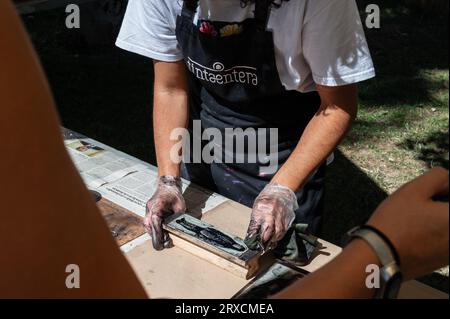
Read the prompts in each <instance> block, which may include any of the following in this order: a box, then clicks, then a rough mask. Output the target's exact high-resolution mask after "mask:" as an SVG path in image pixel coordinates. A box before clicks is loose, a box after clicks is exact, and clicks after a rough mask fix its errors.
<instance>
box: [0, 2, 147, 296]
mask: <svg viewBox="0 0 450 319" xmlns="http://www.w3.org/2000/svg"><path fill="white" fill-rule="evenodd" d="M0 48H1V49H0V64H1V66H0V136H1V137H2V139H3V143H2V150H1V156H0V176H1V182H0V203H1V208H0V216H1V221H0V241H1V242H2V243H3V245H2V246H3V247H2V252H1V254H0V273H1V276H0V297H35V298H39V297H43V298H46V297H59V298H70V297H76V298H79V297H99V298H100V297H101V298H112V297H114V298H145V297H147V296H146V294H145V292H144V290H143V289H142V287H141V286H140V284H139V282H138V280H137V278H136V276H135V274H134V273H133V271H132V269H131V267H130V266H129V264H128V263H127V261H126V260H125V258H124V257H123V256H122V254H121V252H120V250H119V249H118V247H117V245H116V244H115V242H114V240H113V238H112V236H111V235H110V232H109V230H108V228H107V226H106V224H105V222H104V221H103V219H102V217H101V215H100V213H99V212H98V210H97V207H96V206H95V204H94V202H93V200H92V198H91V195H90V193H89V192H88V191H87V189H86V187H85V186H84V184H83V182H82V180H81V178H80V176H79V175H78V173H77V171H76V169H75V167H74V166H73V164H72V162H71V160H70V158H69V156H68V154H67V153H66V150H65V147H64V145H63V142H62V137H61V132H60V128H59V119H58V117H57V115H56V111H55V107H54V103H53V100H52V97H51V94H50V90H49V87H48V85H47V82H46V80H45V77H44V74H43V72H42V70H41V68H40V66H39V63H38V61H37V59H36V56H35V54H34V52H33V49H32V46H31V44H30V42H29V41H28V40H27V37H26V34H25V30H24V29H23V27H22V25H21V23H20V20H19V18H18V16H17V15H16V14H15V13H14V9H13V7H12V4H11V2H10V1H4V0H2V1H0ZM69 264H77V265H78V266H79V267H80V289H67V288H66V285H65V280H66V277H67V276H68V274H67V273H66V272H65V271H66V266H67V265H69Z"/></svg>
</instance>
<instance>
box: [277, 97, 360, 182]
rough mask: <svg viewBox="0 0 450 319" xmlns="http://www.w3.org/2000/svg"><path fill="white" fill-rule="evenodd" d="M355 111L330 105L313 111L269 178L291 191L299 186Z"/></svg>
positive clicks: (337, 139) (342, 132) (335, 142)
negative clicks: (301, 133) (285, 159)
mask: <svg viewBox="0 0 450 319" xmlns="http://www.w3.org/2000/svg"><path fill="white" fill-rule="evenodd" d="M355 113H356V111H355ZM355 113H353V114H352V113H348V112H347V111H345V110H343V109H341V108H338V107H334V106H333V105H330V106H327V107H326V108H324V110H321V111H320V112H319V113H318V114H316V115H315V116H314V118H313V119H312V120H311V121H310V123H309V124H308V126H307V127H306V129H305V131H304V133H303V135H302V137H301V139H300V142H299V143H298V145H297V147H296V148H295V150H294V152H293V153H292V155H291V156H290V158H289V159H288V160H287V161H286V163H285V164H284V165H283V166H282V167H281V168H280V170H279V171H278V173H277V174H276V175H275V177H274V178H273V180H272V182H274V183H279V184H281V185H284V186H286V187H289V188H290V189H292V190H294V191H296V190H298V189H299V188H301V187H302V186H303V185H304V184H305V183H306V181H307V179H308V177H309V176H310V175H311V174H312V173H313V172H314V170H316V169H317V168H318V167H319V166H320V165H321V164H322V163H323V162H324V161H325V160H326V158H327V157H328V156H329V155H330V153H331V152H332V151H333V150H334V149H335V148H336V146H337V145H338V144H339V142H340V141H341V140H342V138H343V137H344V136H345V134H346V132H347V131H348V130H349V128H350V126H351V124H352V122H353V120H354V118H355Z"/></svg>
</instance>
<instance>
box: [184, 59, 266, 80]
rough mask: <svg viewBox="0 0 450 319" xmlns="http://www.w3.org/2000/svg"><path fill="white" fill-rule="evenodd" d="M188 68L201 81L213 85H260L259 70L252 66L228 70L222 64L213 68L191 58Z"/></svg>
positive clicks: (217, 63) (219, 63)
mask: <svg viewBox="0 0 450 319" xmlns="http://www.w3.org/2000/svg"><path fill="white" fill-rule="evenodd" d="M187 66H188V69H189V71H191V72H192V73H193V74H194V75H195V76H196V77H197V78H198V79H199V80H203V81H206V82H209V83H213V84H219V85H226V84H231V83H237V84H247V85H253V86H257V85H258V75H257V73H256V71H257V69H256V68H254V67H250V66H233V67H230V68H226V67H225V65H224V64H223V63H221V62H216V63H214V64H213V65H212V66H211V67H207V66H204V65H201V64H200V63H197V62H195V61H194V60H192V59H191V58H188V59H187Z"/></svg>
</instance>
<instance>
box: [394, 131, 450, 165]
mask: <svg viewBox="0 0 450 319" xmlns="http://www.w3.org/2000/svg"><path fill="white" fill-rule="evenodd" d="M401 146H402V147H403V148H406V149H409V150H414V151H415V153H416V154H417V159H418V160H420V161H422V162H424V163H425V164H426V165H427V166H428V167H429V168H432V167H435V166H442V167H445V168H446V169H448V168H449V154H448V148H449V136H448V132H433V133H431V134H429V135H428V136H427V138H425V139H422V140H413V139H407V140H406V141H405V142H404V143H403V144H402V145H401Z"/></svg>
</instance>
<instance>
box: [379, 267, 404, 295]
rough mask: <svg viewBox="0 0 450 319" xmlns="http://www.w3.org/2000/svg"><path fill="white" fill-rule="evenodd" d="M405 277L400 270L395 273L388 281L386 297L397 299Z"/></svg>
mask: <svg viewBox="0 0 450 319" xmlns="http://www.w3.org/2000/svg"><path fill="white" fill-rule="evenodd" d="M402 282H403V278H402V275H401V274H400V273H399V272H398V273H396V274H394V275H393V276H392V277H391V278H390V279H389V281H388V282H386V289H385V290H384V296H383V298H384V299H396V298H397V296H398V292H399V291H400V286H401V285H402Z"/></svg>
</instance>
